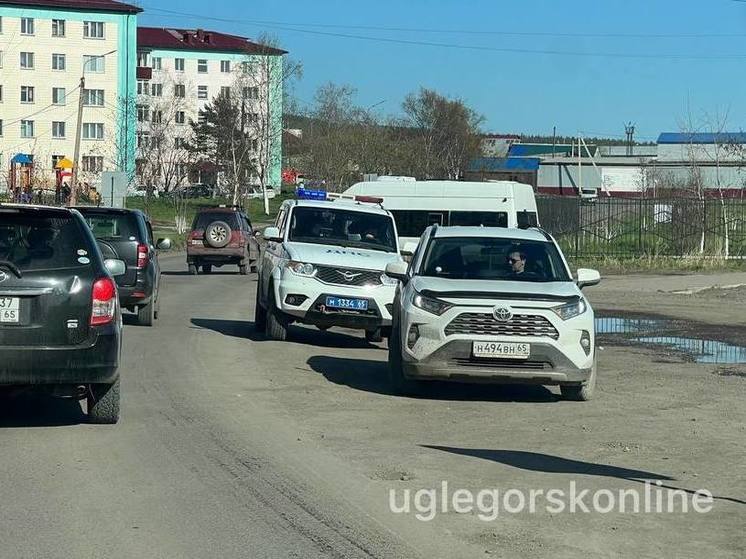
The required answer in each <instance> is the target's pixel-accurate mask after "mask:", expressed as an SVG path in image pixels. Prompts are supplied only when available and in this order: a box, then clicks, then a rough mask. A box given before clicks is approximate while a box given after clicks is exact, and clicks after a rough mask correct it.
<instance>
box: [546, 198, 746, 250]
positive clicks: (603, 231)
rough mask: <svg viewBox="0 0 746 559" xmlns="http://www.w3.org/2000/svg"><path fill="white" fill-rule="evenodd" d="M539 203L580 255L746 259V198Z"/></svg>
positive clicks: (551, 227)
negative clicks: (700, 256)
mask: <svg viewBox="0 0 746 559" xmlns="http://www.w3.org/2000/svg"><path fill="white" fill-rule="evenodd" d="M537 206H538V212H539V220H540V221H541V225H542V227H544V228H545V229H546V230H547V231H549V232H550V233H551V234H552V235H553V236H554V237H555V238H556V239H557V240H558V241H559V243H560V244H561V245H562V248H563V250H564V251H566V254H568V255H572V256H575V257H596V256H610V257H619V258H625V257H635V256H694V255H703V256H721V257H730V258H737V257H746V199H743V200H742V199H724V200H720V199H715V198H710V199H705V200H699V199H692V198H598V199H595V200H581V199H579V198H570V197H539V198H537Z"/></svg>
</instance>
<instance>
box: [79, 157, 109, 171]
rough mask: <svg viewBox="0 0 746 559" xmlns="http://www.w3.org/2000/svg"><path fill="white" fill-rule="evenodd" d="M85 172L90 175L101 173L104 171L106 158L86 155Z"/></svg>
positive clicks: (84, 158)
mask: <svg viewBox="0 0 746 559" xmlns="http://www.w3.org/2000/svg"><path fill="white" fill-rule="evenodd" d="M83 170H84V171H87V172H89V173H100V172H101V171H103V170H104V158H103V157H101V156H97V155H84V156H83Z"/></svg>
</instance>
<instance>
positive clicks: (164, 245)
mask: <svg viewBox="0 0 746 559" xmlns="http://www.w3.org/2000/svg"><path fill="white" fill-rule="evenodd" d="M155 248H157V249H158V250H171V239H158V241H157V242H156V243H155Z"/></svg>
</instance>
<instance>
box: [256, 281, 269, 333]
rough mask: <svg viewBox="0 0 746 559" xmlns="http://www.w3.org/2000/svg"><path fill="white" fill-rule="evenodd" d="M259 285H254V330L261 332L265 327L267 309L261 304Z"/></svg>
mask: <svg viewBox="0 0 746 559" xmlns="http://www.w3.org/2000/svg"><path fill="white" fill-rule="evenodd" d="M260 293H261V287H260V286H259V285H257V286H256V303H255V304H254V330H256V331H257V332H263V331H264V330H265V329H266V328H267V310H266V309H265V308H264V307H263V306H262V303H261V301H260V300H259V299H260V296H259V294H260Z"/></svg>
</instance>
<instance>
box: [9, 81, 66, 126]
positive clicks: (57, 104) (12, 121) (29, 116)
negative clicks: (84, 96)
mask: <svg viewBox="0 0 746 559" xmlns="http://www.w3.org/2000/svg"><path fill="white" fill-rule="evenodd" d="M78 89H80V86H79V85H78V86H76V87H75V89H72V90H71V91H70V93H66V94H65V96H64V97H63V98H62V100H63V101H66V100H67V98H68V97H69V96H70V95H72V94H73V93H75V92H76V91H77V90H78ZM60 106H63V105H61V104H60V103H54V102H52V103H50V104H49V105H47V106H46V107H44V108H41V109H39V110H38V111H36V112H33V113H31V114H28V115H26V116H22V117H21V118H18V119H16V120H11V121H10V122H4V123H3V126H11V125H13V124H17V123H19V122H21V121H22V120H28V119H30V118H31V117H34V116H36V115H39V114H41V113H43V112H46V111H48V110H49V109H51V108H53V107H60Z"/></svg>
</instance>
